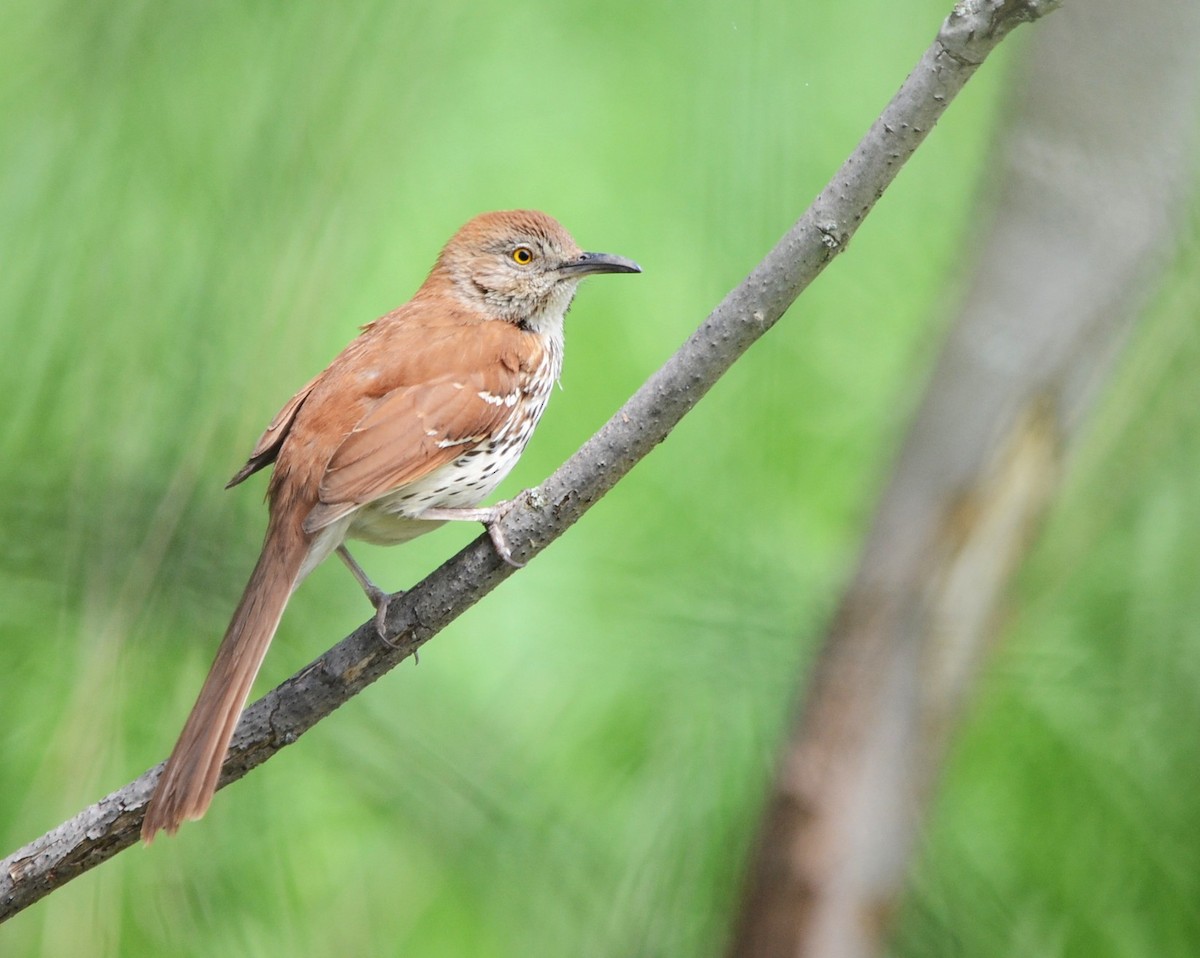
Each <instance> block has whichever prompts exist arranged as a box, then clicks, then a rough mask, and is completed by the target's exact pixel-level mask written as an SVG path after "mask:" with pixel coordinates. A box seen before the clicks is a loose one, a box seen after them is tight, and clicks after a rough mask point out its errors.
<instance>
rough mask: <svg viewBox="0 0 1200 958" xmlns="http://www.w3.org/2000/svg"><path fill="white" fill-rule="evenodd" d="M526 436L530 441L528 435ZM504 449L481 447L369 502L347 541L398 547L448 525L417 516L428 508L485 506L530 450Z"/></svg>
mask: <svg viewBox="0 0 1200 958" xmlns="http://www.w3.org/2000/svg"><path fill="white" fill-rule="evenodd" d="M522 438H523V439H525V440H527V439H528V434H526V436H524V437H522ZM503 445H504V446H506V447H507V448H505V449H503V450H502V451H493V450H492V449H489V448H487V447H478V448H476V449H474V450H472V451H471V452H470V453H468V454H467V455H464V456H462V457H460V458H459V459H456V460H454V461H453V462H451V463H448V464H447V465H445V466H442V467H440V468H439V469H435V470H434V471H433V472H431V473H430V474H429V475H427V476H425V477H424V478H422V479H419V480H417V481H416V482H412V483H409V484H408V485H406V486H404V487H402V488H400V489H397V490H396V491H395V492H390V493H388V494H387V495H385V496H381V497H380V498H378V499H376V500H375V501H374V502H369V503H367V504H366V505H364V506H362V507H361V508H359V509H357V510H356V511H355V512H354V513H353V515H352V516H351V518H350V526H349V528H348V529H347V530H346V538H348V539H362V540H364V541H366V542H372V543H375V544H376V545H397V544H399V543H401V542H408V541H409V540H410V539H415V538H416V537H417V536H420V535H424V534H425V533H426V532H430V531H432V530H434V529H436V528H437V527H438V526H440V525H442V522H441V521H436V522H435V521H430V520H428V519H417V518H415V517H416V516H418V515H420V513H421V512H423V511H424V510H425V509H433V508H438V509H447V508H450V509H453V508H459V509H470V508H472V507H474V506H477V505H479V504H480V503H481V502H483V500H484V499H486V498H487V497H488V496H489V495H491V494H492V492H493V491H494V490H495V488H496V486H498V485H500V482H501V480H503V479H504V477H505V476H507V475H508V474H509V472H511V471H512V467H513V466H514V465H516V462H517V459H519V458H520V456H521V452H522V451H523V449H524V448H525V442H524V441H521V442H517V443H504V444H503Z"/></svg>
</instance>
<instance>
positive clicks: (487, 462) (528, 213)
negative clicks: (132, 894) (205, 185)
mask: <svg viewBox="0 0 1200 958" xmlns="http://www.w3.org/2000/svg"><path fill="white" fill-rule="evenodd" d="M640 272H641V267H640V266H638V264H637V263H635V262H634V261H633V260H631V259H626V258H625V257H622V256H616V255H612V254H608V253H591V252H584V251H583V250H582V249H580V247H579V246H578V245H577V244H576V243H575V240H574V239H572V238H571V234H570V233H568V232H567V231H566V230H565V229H564V228H563V227H562V226H561V225H560V224H559V223H558V221H557V220H555V219H554V218H552V217H550V216H548V215H546V214H545V213H541V212H538V211H535V210H506V211H500V212H494V213H484V214H481V215H479V216H476V217H475V218H474V219H472V220H470V221H469V222H467V223H466V224H465V225H464V226H463V227H461V228H460V229H459V230H458V231H457V232H456V233H455V234H454V235H453V236H452V237H451V239H450V241H449V242H448V243H446V245H445V247H444V248H443V249H442V251H441V253H440V254H439V255H438V257H437V259H436V261H435V262H434V265H433V268H432V269H431V270H430V272H429V274H428V276H427V277H426V279H425V281H424V283H422V285H421V286H420V288H419V289H418V290H417V292H416V293H415V294H414V295H413V297H412V299H410V300H409V301H408V302H407V303H405V304H404V305H403V306H400V307H398V308H396V309H394V310H392V311H391V312H389V313H387V314H386V315H384V316H382V317H380V318H379V319H376V320H375V321H374V322H371V323H368V324H367V325H366V326H363V327H362V330H361V332H360V334H359V335H358V336H357V338H355V339H354V340H352V341H351V342H350V344H349V345H347V346H346V348H345V349H343V350H342V352H341V353H339V354H338V355H337V356H336V357H335V358H334V360H333V362H331V363H330V364H329V366H328V367H326V369H325V370H324V371H323V372H321V373H320V374H318V375H317V376H315V377H314V378H313V379H311V380H309V382H308V383H306V384H305V385H304V386H303V387H302V388H301V389H300V391H299V392H297V393H296V395H294V396H293V397H292V398H291V399H289V400H288V401H287V403H286V404H284V406H283V408H282V409H281V410H280V411H279V413H278V414H277V415H276V416H275V418H274V419H272V420H271V422H270V424H269V425H268V426H267V428H266V431H265V432H264V433H263V434H262V437H261V438H260V439H259V440H258V443H257V445H256V446H255V447H254V450H253V452H251V454H250V457H249V459H248V460H247V461H246V464H245V465H244V466H243V467H242V468H241V469H240V470H239V471H238V472H237V473H236V474H235V475H234V476H233V478H232V479H231V480H230V481H229V483H228V486H227V488H228V487H229V486H235V485H237V484H239V483H241V482H242V481H244V480H245V479H247V478H248V477H249V476H251V475H252V474H254V473H256V472H258V471H259V470H260V469H263V468H265V467H266V466H268V465H272V464H273V465H274V470H273V472H272V474H271V478H270V481H269V483H268V486H267V494H266V498H267V503H268V521H267V529H266V533H265V535H264V539H263V546H262V552H261V554H260V556H259V559H258V562H257V564H256V565H255V567H254V571H253V572H252V573H251V575H250V579H249V582H248V583H247V585H246V588H245V591H244V593H243V595H242V598H241V601H240V602H239V603H238V605H237V607H236V609H235V611H234V613H233V617H232V619H231V620H230V623H229V626H228V628H227V629H226V632H225V636H224V638H223V639H222V641H221V644H220V646H219V648H218V650H217V653H216V657H215V659H214V661H213V664H212V667H211V669H210V671H209V673H208V677H207V678H206V679H205V681H204V684H203V686H202V688H201V690H200V693H199V696H198V698H197V700H196V703H195V705H194V706H193V707H192V710H191V713H190V714H189V715H188V718H187V720H186V722H185V723H184V726H183V730H182V732H181V733H180V735H179V739H178V741H177V742H176V744H175V747H174V749H173V750H172V751H171V755H170V757H169V758H168V759H167V762H166V765H165V767H164V769H163V772H162V774H161V775H160V777H159V778H158V780H157V782H156V784H155V787H154V791H153V793H152V795H151V797H150V800H149V802H148V804H147V806H146V812H145V815H144V817H143V821H142V829H141V836H142V839H143V841H145V842H146V843H147V844H148V843H149V842H151V841H152V840H153V838H154V837H155V835H156V834H157V833H158V832H159V831H164V832H166V833H167V834H174V833H175V832H176V831H177V830H178V829H179V827H180V826H181V824H182V823H183V822H185V821H188V820H193V819H198V818H201V817H202V816H203V815H204V813H205V812H206V811H207V809H208V807H209V805H210V803H211V802H212V798H213V795H214V793H215V792H216V789H217V783H218V779H219V776H220V772H221V766H222V765H223V763H224V759H225V755H226V752H227V751H228V748H229V743H230V740H231V739H232V737H233V733H234V730H235V729H236V727H237V723H238V719H239V717H240V716H241V713H242V709H243V708H244V707H245V704H246V700H247V698H248V697H249V694H250V689H251V686H252V684H253V682H254V679H255V677H256V676H257V674H258V671H259V668H260V667H261V665H262V662H263V659H264V657H265V656H266V652H267V648H268V646H269V645H270V643H271V640H272V638H273V637H274V635H275V631H276V629H277V628H278V625H279V621H280V618H281V617H282V615H283V611H284V608H285V607H286V605H287V602H288V599H289V598H290V596H291V594H292V592H293V591H294V590H295V589H296V587H297V586H298V585H299V584H300V582H301V581H302V580H303V579H304V578H305V576H307V575H308V574H309V573H310V572H311V571H312V570H313V569H314V568H315V567H316V566H317V565H318V564H319V563H320V562H321V561H322V560H324V559H325V558H326V557H328V556H329V555H330V554H331V553H337V555H338V556H339V557H340V558H341V559H342V560H343V561H344V562H345V563H346V565H347V567H348V568H349V569H350V571H351V573H353V575H354V577H355V578H356V579H357V580H358V582H359V585H360V586H361V587H362V588H363V590H364V591H365V592H366V594H367V597H368V598H369V599H370V601H371V602H372V604H373V605H374V606H375V608H376V617H375V624H376V627H377V629H378V630H379V632H380V636H381V637H383V638H384V641H386V637H385V636H384V630H383V624H384V620H385V615H386V612H387V604H388V601H389V599H391V598H393V597H394V595H398V594H400V593H393V594H388V593H386V592H384V591H383V590H382V589H380V588H379V587H377V586H376V585H375V584H374V583H372V582H371V581H370V579H369V578H368V577H367V576H366V574H365V573H364V572H363V570H362V569H361V567H360V566H359V565H358V564H357V562H355V561H354V559H353V557H352V556H351V555H350V553H349V551H348V550H347V548H346V545H345V543H346V540H347V539H359V540H365V541H367V542H372V543H377V544H383V545H394V544H398V543H403V542H407V541H409V540H411V539H413V538H415V537H417V536H419V535H422V534H424V533H426V532H428V531H430V530H432V529H435V528H437V527H438V526H440V525H442V524H443V523H444V522H447V521H451V520H464V521H477V522H482V523H483V524H484V526H485V527H486V528H487V530H488V532H489V534H490V535H491V539H492V542H493V544H494V545H495V548H496V550H497V552H498V553H499V554H500V556H501V558H503V559H504V560H505V561H507V562H512V563H513V564H516V563H515V560H514V559H513V557H512V555H511V552H510V550H509V549H508V545H507V543H506V542H505V540H504V538H503V535H502V534H501V533H500V530H499V521H500V520H501V519H502V518H503V516H504V515H505V514H506V512H507V510H508V508H510V506H511V503H500V504H498V505H495V506H490V507H482V508H480V507H479V503H481V502H482V501H483V500H484V499H485V498H487V497H488V495H489V494H490V493H491V492H492V491H493V490H494V489H495V488H496V486H497V485H499V483H500V481H501V480H502V479H504V477H505V476H506V475H507V474H508V473H509V471H510V470H511V469H512V468H513V466H514V465H515V464H516V462H517V459H518V458H519V457H520V455H521V453H522V452H523V451H524V449H525V446H526V444H527V443H528V442H529V438H530V436H531V434H532V432H533V429H534V427H535V426H536V425H537V422H538V420H539V418H540V417H541V415H542V412H543V411H544V410H545V408H546V403H547V401H548V400H549V398H550V392H551V389H552V387H553V386H554V384H555V383H556V382H557V381H558V378H559V375H560V372H561V370H562V362H563V318H564V317H565V315H566V313H567V310H568V308H569V307H570V305H571V302H572V300H573V299H574V296H575V292H576V288H577V287H578V285H579V283H580V281H581V280H582V279H584V278H585V277H587V276H592V275H595V274H601V273H640Z"/></svg>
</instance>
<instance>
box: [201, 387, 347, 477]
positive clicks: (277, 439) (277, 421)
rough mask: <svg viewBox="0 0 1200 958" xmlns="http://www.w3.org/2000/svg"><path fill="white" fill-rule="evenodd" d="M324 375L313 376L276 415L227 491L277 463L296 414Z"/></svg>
mask: <svg viewBox="0 0 1200 958" xmlns="http://www.w3.org/2000/svg"><path fill="white" fill-rule="evenodd" d="M323 375H325V374H324V373H318V374H317V375H316V376H313V378H312V379H310V380H309V381H308V382H307V383H305V384H304V387H303V388H302V389H301V390H300V391H299V392H298V393H296V395H294V396H293V397H292V398H291V399H289V400H288V401H287V402H286V403H285V404H284V407H283V408H282V409H281V410H279V412H277V413H276V414H275V418H274V419H272V420H271V423H270V425H268V426H267V428H266V431H265V432H263V434H262V435H261V436H259V438H258V442H257V443H256V444H255V446H254V451H253V452H252V453H250V458H249V459H247V460H246V464H245V465H244V466H242V468H241V469H239V470H238V471H237V473H235V474H234V477H233V478H232V479H230V480H229V481H228V482H227V483H225V488H226V489H230V488H232V487H233V486H236V485H237V484H238V483H239V482H241V481H242V480H243V479H246V478H248V477H249V476H252V475H254V473H256V472H258V470H259V469H262V468H263V467H264V466H269V465H270V464H271V463H273V462H274V461H275V457H276V456H278V455H279V448H280V447H281V446H282V445H283V440H284V439H286V438H287V434H288V432H289V430H291V428H292V423H293V422H294V421H295V419H296V413H298V412H299V411H300V407H301V406H303V405H304V400H306V399H307V398H308V394H309V393H310V392H312V389H313V386H315V385H316V384H317V380H318V379H320V378H321V377H322V376H323Z"/></svg>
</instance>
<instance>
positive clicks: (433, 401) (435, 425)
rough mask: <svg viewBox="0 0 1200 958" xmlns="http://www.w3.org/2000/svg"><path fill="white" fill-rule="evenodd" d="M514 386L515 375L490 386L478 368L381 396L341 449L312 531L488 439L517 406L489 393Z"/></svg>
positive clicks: (309, 522)
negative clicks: (506, 403) (497, 401)
mask: <svg viewBox="0 0 1200 958" xmlns="http://www.w3.org/2000/svg"><path fill="white" fill-rule="evenodd" d="M492 378H494V376H493V377H492ZM514 388H516V385H515V381H514V382H512V383H505V384H503V385H500V384H491V386H490V388H487V387H486V386H485V384H484V382H483V377H481V376H479V375H470V376H459V377H457V378H456V377H451V376H446V377H443V378H441V379H438V380H434V381H432V382H428V383H422V384H421V385H419V386H408V387H403V388H399V389H395V390H393V391H391V392H389V393H386V394H385V395H383V396H381V397H380V398H379V399H378V400H376V401H375V403H374V404H373V406H372V408H371V409H370V411H368V412H367V414H366V415H364V416H363V418H362V419H361V420H360V421H359V423H358V425H356V426H355V427H354V429H353V430H352V431H351V432H350V433H349V434H348V435H347V436H346V437H345V439H343V440H342V442H341V444H340V445H339V446H338V447H337V449H336V450H335V451H334V453H333V456H332V458H331V459H330V460H329V465H328V466H327V467H326V469H325V474H324V476H323V478H322V480H321V486H320V493H319V495H320V501H319V502H318V503H317V505H316V506H315V507H314V508H313V509H312V511H311V512H309V514H308V517H307V518H306V519H305V522H304V529H305V531H306V532H309V533H313V532H316V531H318V530H320V529H323V528H324V527H325V526H327V525H329V524H330V523H332V522H336V521H337V520H338V519H340V518H341V517H342V516H345V515H346V514H348V513H350V512H352V511H353V510H354V509H355V508H357V507H358V506H360V505H363V504H364V503H367V502H371V501H372V500H374V499H378V498H379V497H381V496H384V495H387V494H388V493H390V492H393V491H395V490H396V489H399V488H400V487H402V486H404V485H407V484H408V483H411V482H415V481H416V480H418V479H421V478H423V477H425V476H427V475H428V474H429V473H431V472H432V471H433V470H435V469H437V468H438V467H440V466H444V465H446V464H448V463H450V462H453V461H454V460H455V459H457V458H458V457H460V456H462V455H463V454H464V453H467V452H469V451H470V450H471V449H473V448H475V447H476V446H478V445H479V444H480V443H482V442H484V441H485V440H486V439H488V437H490V436H491V435H492V434H493V433H495V431H496V430H497V429H498V428H499V427H500V426H501V425H502V423H503V421H504V419H505V418H506V417H507V416H510V415H511V414H512V408H511V406H508V405H504V404H502V403H500V404H498V403H496V402H495V400H494V399H492V400H491V401H488V400H487V399H485V398H484V397H485V396H487V397H492V396H494V395H496V394H497V393H496V390H497V389H499V390H502V391H501V392H500V394H501V395H504V394H508V393H509V392H511V390H512V389H514Z"/></svg>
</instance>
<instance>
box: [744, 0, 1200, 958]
mask: <svg viewBox="0 0 1200 958" xmlns="http://www.w3.org/2000/svg"><path fill="white" fill-rule="evenodd" d="M1028 42H1029V47H1028V48H1027V50H1026V51H1024V52H1025V57H1024V59H1023V60H1022V61H1021V62H1020V64H1019V65H1018V66H1017V74H1018V75H1017V77H1016V89H1015V91H1014V96H1013V100H1012V104H1011V110H1010V118H1009V125H1008V128H1007V130H1006V132H1005V135H1004V139H1003V141H1002V144H1001V148H1000V149H998V150H997V153H996V159H995V162H994V166H993V168H992V169H990V170H986V171H985V172H984V176H985V178H986V182H987V183H988V184H989V190H988V192H989V196H988V199H989V201H990V202H991V204H993V205H992V209H993V212H992V215H991V218H990V224H989V225H987V226H986V228H984V229H981V232H980V237H979V248H978V254H979V255H978V261H977V266H976V271H975V273H974V275H973V278H972V282H971V286H970V289H969V292H968V294H967V296H966V298H965V302H964V303H963V305H962V309H961V314H960V316H959V318H958V320H957V322H956V324H955V325H954V327H953V329H952V331H951V333H950V335H949V338H948V341H947V343H946V345H945V348H944V351H943V354H942V356H941V358H940V360H939V362H938V364H937V367H936V369H935V371H934V374H933V377H932V380H931V382H930V384H929V387H928V390H927V393H926V396H925V398H924V401H923V403H922V406H921V408H920V410H919V412H918V414H917V417H916V420H915V422H914V424H913V426H912V428H911V431H910V433H909V435H908V437H907V441H906V442H905V444H904V446H903V448H902V450H901V452H900V455H899V458H898V461H897V463H896V466H895V471H894V473H893V475H892V477H891V479H890V482H889V484H888V487H887V489H886V491H885V493H884V496H883V498H882V501H881V503H880V505H879V507H878V510H877V513H876V516H875V519H874V524H873V527H872V529H871V531H870V534H869V536H868V538H867V541H866V543H865V545H864V548H863V552H862V556H861V559H860V563H859V566H858V569H857V571H856V573H855V575H854V578H853V580H852V581H851V583H850V585H849V587H848V589H847V591H846V593H845V595H844V596H843V598H842V601H841V604H840V607H839V610H838V612H837V615H836V616H835V618H834V621H833V622H832V624H831V626H830V630H829V634H828V636H827V638H826V642H825V646H824V649H823V650H822V653H821V655H820V658H819V661H818V664H817V667H816V669H815V671H814V673H813V676H812V678H811V680H810V684H809V689H808V693H807V697H806V700H805V703H804V707H803V710H802V712H801V714H800V716H799V720H798V722H797V724H796V726H795V728H794V729H793V732H792V735H791V739H790V742H789V743H788V744H787V746H786V751H785V754H784V756H783V760H782V764H781V767H780V771H779V773H778V779H777V781H776V782H775V784H774V786H773V789H772V792H771V794H770V796H769V798H768V802H767V808H766V812H765V817H764V819H763V822H762V825H761V830H760V834H759V841H758V846H757V850H756V852H755V855H754V858H753V860H752V862H751V864H750V868H749V873H748V876H747V885H746V891H745V898H744V901H743V911H742V914H741V916H740V918H739V925H738V928H737V930H736V933H735V939H734V943H733V946H732V948H731V954H732V955H735V956H739V958H742V956H744V958H751V956H752V958H777V956H779V958H782V956H813V958H818V956H819V958H857V956H867V955H875V954H878V953H879V952H880V951H881V949H882V947H883V944H884V941H885V936H886V934H887V931H888V928H889V925H890V918H891V915H892V913H893V911H894V908H895V905H896V902H897V899H898V896H899V894H900V892H901V890H902V886H903V882H904V879H905V876H906V874H907V871H908V866H909V859H910V856H911V853H912V848H913V845H914V839H915V836H916V833H917V830H918V827H919V825H920V823H921V820H922V818H923V816H924V814H925V810H926V807H927V806H928V803H929V799H930V795H931V792H932V788H933V785H934V784H935V780H936V776H937V772H938V769H939V767H940V765H941V763H942V759H943V755H944V753H945V750H946V745H947V740H948V737H949V734H950V733H951V731H952V730H953V728H954V725H955V723H956V721H957V719H958V717H959V714H960V712H961V710H962V705H963V702H964V700H965V698H966V696H967V695H968V694H969V692H970V690H971V688H972V686H973V684H974V679H975V676H976V673H977V671H978V669H979V666H980V663H981V660H982V659H983V657H984V655H985V653H986V652H987V650H988V647H989V644H990V643H991V641H992V639H993V637H994V635H995V632H996V629H997V620H998V615H997V612H998V609H999V607H1000V604H1001V600H1002V598H1003V595H1004V590H1005V588H1006V586H1007V584H1008V582H1009V580H1010V578H1011V577H1012V574H1013V572H1014V571H1015V569H1016V568H1017V567H1018V566H1019V564H1020V562H1021V560H1022V559H1023V558H1024V556H1025V555H1026V553H1027V552H1028V551H1029V547H1030V544H1031V542H1032V539H1033V536H1034V533H1035V532H1036V530H1037V527H1038V525H1039V522H1040V520H1041V519H1042V517H1043V516H1044V514H1045V511H1046V508H1047V505H1048V503H1049V502H1050V500H1051V498H1052V497H1053V494H1054V492H1055V490H1056V488H1057V487H1058V484H1059V477H1060V474H1061V471H1062V467H1063V464H1064V459H1065V456H1066V455H1067V454H1068V453H1069V452H1070V449H1071V445H1072V442H1073V440H1074V438H1075V437H1076V435H1077V433H1078V431H1079V427H1080V424H1081V421H1082V420H1083V419H1084V417H1085V414H1086V413H1087V412H1088V411H1089V409H1090V407H1091V406H1092V405H1093V402H1094V400H1095V397H1096V394H1097V391H1098V388H1099V387H1100V386H1101V385H1102V384H1103V382H1104V381H1105V379H1106V378H1107V375H1108V373H1109V372H1110V370H1111V367H1112V365H1113V361H1114V358H1115V357H1116V355H1117V354H1118V352H1119V350H1120V347H1121V346H1122V344H1123V342H1124V340H1125V339H1126V338H1127V333H1128V331H1129V329H1130V327H1131V326H1132V323H1133V321H1134V319H1135V317H1136V315H1137V313H1138V311H1139V309H1140V307H1141V306H1142V304H1143V302H1144V299H1145V296H1146V293H1147V291H1148V290H1149V288H1150V286H1151V281H1152V280H1153V279H1154V278H1155V277H1156V275H1157V274H1158V267H1159V266H1160V264H1161V263H1162V261H1163V260H1164V259H1165V258H1166V257H1167V256H1168V255H1169V253H1170V250H1171V245H1172V240H1173V237H1174V233H1175V231H1176V229H1175V227H1176V224H1175V222H1174V218H1173V214H1174V213H1175V212H1176V211H1178V210H1180V209H1181V208H1182V207H1183V206H1184V203H1185V201H1186V199H1187V197H1188V195H1189V194H1190V192H1191V188H1192V187H1193V186H1194V183H1193V176H1192V175H1191V174H1192V171H1193V165H1192V163H1191V162H1190V161H1191V158H1192V152H1191V146H1192V141H1193V136H1192V134H1193V131H1194V127H1195V125H1196V119H1197V83H1196V80H1197V62H1198V61H1197V58H1196V53H1195V51H1196V50H1197V49H1200V4H1197V3H1196V0H1146V2H1142V3H1128V2H1122V0H1092V2H1089V3H1081V4H1074V5H1071V6H1069V7H1068V8H1066V9H1064V10H1062V11H1061V12H1060V13H1059V14H1058V15H1057V16H1056V17H1052V18H1050V21H1049V22H1048V23H1046V24H1044V25H1043V27H1042V28H1041V29H1040V30H1038V31H1036V32H1035V33H1034V34H1032V35H1030V37H1029V40H1028Z"/></svg>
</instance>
